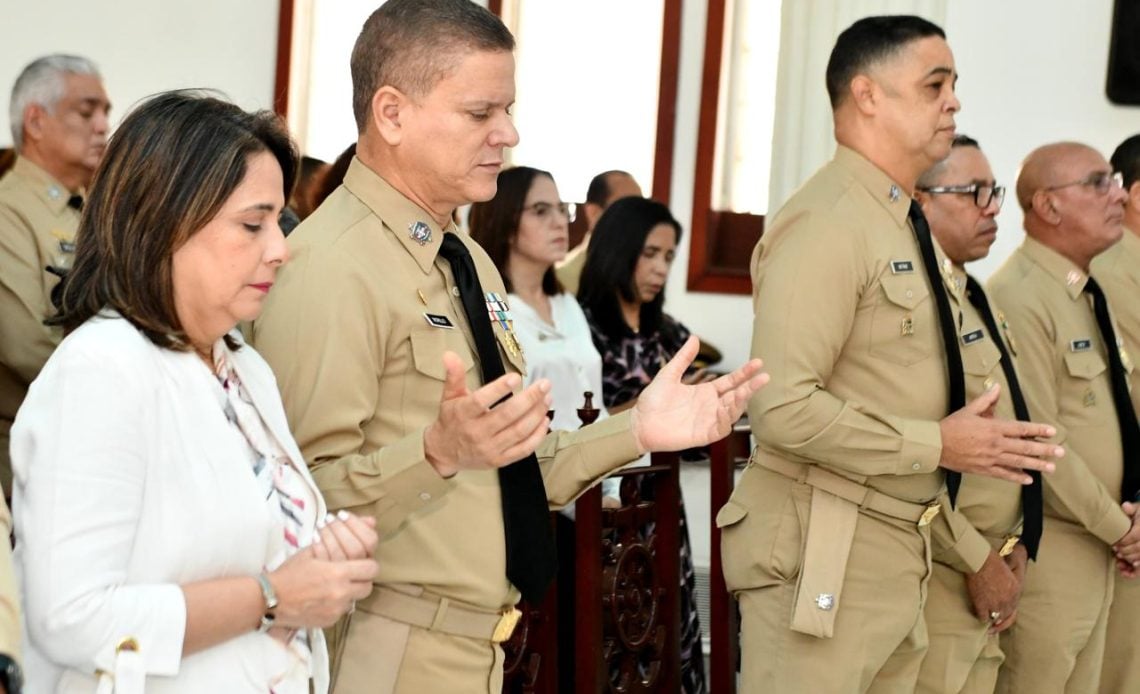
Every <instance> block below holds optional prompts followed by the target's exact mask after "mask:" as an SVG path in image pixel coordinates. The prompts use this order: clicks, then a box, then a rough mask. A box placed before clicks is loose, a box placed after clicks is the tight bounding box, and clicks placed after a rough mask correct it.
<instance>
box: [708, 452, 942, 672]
mask: <svg viewBox="0 0 1140 694" xmlns="http://www.w3.org/2000/svg"><path fill="white" fill-rule="evenodd" d="M746 484H749V485H754V486H755V488H754V489H751V490H748V493H747V494H746V495H738V496H737V497H736V498H745V499H749V500H750V501H751V502H752V503H751V506H750V508H749V510H748V514H747V515H746V516H744V517H743V518H742V519H741V520H740V521H739V522H737V523H735V524H733V525H730V526H727V527H725V528H723V533H724V535H723V539H724V542H725V544H726V546H727V545H730V544H731V545H732V550H731V552H727V551H726V552H725V556H726V564H725V577H726V579H727V581H728V582H729V583H730V584H731V585H733V586H738V587H743V588H742V589H740V590H737V592H736V597H737V600H738V601H739V603H740V611H741V618H742V619H741V622H742V633H741V643H740V645H741V689H740V691H741V692H742V694H821V693H824V692H826V693H827V694H847V693H851V694H856V693H859V694H862V693H863V692H871V693H873V694H885V693H895V692H897V693H898V694H903V693H905V694H911V693H912V692H913V691H914V687H915V681H916V679H917V677H918V669H919V665H920V664H921V662H922V657H923V654H924V653H925V651H926V643H927V639H926V624H925V622H924V621H923V619H922V608H923V603H924V601H925V600H926V584H927V581H928V578H929V575H930V533H929V528H922V529H918V528H917V527H916V526H915V524H913V523H907V522H905V521H899V520H895V519H892V518H888V517H886V516H882V515H880V514H876V513H873V512H861V513H860V514H859V516H858V521H857V524H856V526H855V536H854V541H853V544H852V546H851V554H850V556H849V557H848V561H847V570H846V575H845V579H844V583H843V593H842V597H841V598H840V600H839V603H838V605H837V607H836V609H837V610H838V612H837V613H836V617H835V627H834V628H835V631H834V635H833V636H832V637H831V638H816V637H814V636H809V635H807V634H802V633H800V632H796V631H792V630H791V629H790V628H789V624H790V621H791V615H792V604H793V600H794V596H795V591H796V582H797V579H798V577H799V564H800V558H801V550H802V542H803V539H804V537H805V531H806V529H807V528H806V524H807V519H808V512H809V508H810V505H811V493H812V492H811V487H809V486H808V485H806V484H801V483H799V482H796V481H794V480H792V479H789V478H787V477H783V476H782V475H779V474H776V473H773V472H770V471H768V470H765V469H750V470H749V471H748V474H746V475H745V476H744V478H743V479H742V480H741V486H742V487H743V486H744V485H746ZM737 534H738V535H737ZM733 535H737V537H736V538H734V537H733ZM736 540H739V542H736ZM749 586H750V587H749Z"/></svg>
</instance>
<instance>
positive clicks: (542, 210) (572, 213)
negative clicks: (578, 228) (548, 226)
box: [523, 202, 578, 222]
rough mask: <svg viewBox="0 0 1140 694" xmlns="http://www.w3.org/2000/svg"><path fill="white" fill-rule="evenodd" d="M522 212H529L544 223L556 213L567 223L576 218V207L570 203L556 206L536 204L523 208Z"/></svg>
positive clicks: (561, 203)
mask: <svg viewBox="0 0 1140 694" xmlns="http://www.w3.org/2000/svg"><path fill="white" fill-rule="evenodd" d="M523 212H531V213H533V214H534V216H535V217H538V218H539V219H541V220H544V221H545V220H547V219H550V218H551V217H552V216H553V215H554V214H555V213H558V214H560V215H562V216H563V217H565V218H566V221H567V222H573V221H574V219H575V218H576V217H577V216H578V206H577V205H575V204H574V203H572V202H560V203H558V204H552V203H549V202H536V203H534V204H533V205H527V206H526V207H524V208H523Z"/></svg>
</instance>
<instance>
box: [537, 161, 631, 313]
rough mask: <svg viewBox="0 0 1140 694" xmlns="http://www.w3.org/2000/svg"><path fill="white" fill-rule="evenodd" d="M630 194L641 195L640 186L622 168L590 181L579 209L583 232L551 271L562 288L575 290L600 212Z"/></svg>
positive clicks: (575, 291) (573, 291)
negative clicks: (583, 227) (581, 215)
mask: <svg viewBox="0 0 1140 694" xmlns="http://www.w3.org/2000/svg"><path fill="white" fill-rule="evenodd" d="M633 197H637V198H640V197H642V193H641V186H639V185H637V181H635V180H633V176H630V175H629V174H628V173H626V172H625V171H618V170H613V171H605V172H603V173H600V174H598V175H597V176H594V178H593V179H591V180H590V186H589V188H588V189H587V190H586V203H585V204H584V205H582V212H583V214H585V215H586V235H585V236H584V237H583V238H582V242H581V243H580V244H578V247H577V248H575V249H574V250H572V251H570V252H569V253H567V254H566V258H565V259H564V260H563V261H562V262H561V263H560V264H559V265H558V268H557V269H556V270H555V273H556V274H557V275H558V281H559V282H561V283H562V287H563V288H564V289H565V290H566V291H568V292H570V293H571V294H577V293H578V281H579V279H580V278H581V277H582V267H583V266H585V264H586V250H587V249H588V248H589V246H590V237H591V235H592V234H593V233H594V227H595V226H596V225H597V223H598V220H599V219H600V218H601V216H602V213H603V212H605V211H606V208H607V207H609V206H610V205H612V204H613V203H614V201H615V200H621V199H622V198H633Z"/></svg>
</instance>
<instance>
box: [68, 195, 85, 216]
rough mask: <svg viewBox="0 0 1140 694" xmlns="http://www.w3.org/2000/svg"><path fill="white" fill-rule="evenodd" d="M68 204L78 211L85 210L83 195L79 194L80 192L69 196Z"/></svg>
mask: <svg viewBox="0 0 1140 694" xmlns="http://www.w3.org/2000/svg"><path fill="white" fill-rule="evenodd" d="M67 206H68V207H70V208H71V209H73V210H75V211H77V212H82V211H83V196H82V195H78V194H77V195H72V196H71V197H69V198H68V199H67Z"/></svg>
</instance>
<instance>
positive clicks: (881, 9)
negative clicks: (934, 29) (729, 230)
mask: <svg viewBox="0 0 1140 694" xmlns="http://www.w3.org/2000/svg"><path fill="white" fill-rule="evenodd" d="M946 5H947V0H785V1H784V3H783V9H782V11H781V17H780V58H779V64H778V67H777V73H778V74H777V77H776V114H775V120H774V122H773V127H772V171H771V176H770V178H769V184H768V209H769V211H771V212H775V211H776V210H778V209H779V208H780V206H781V205H783V204H784V202H785V201H787V199H788V198H789V197H790V196H791V194H792V193H793V192H795V190H796V188H798V187H799V186H800V184H802V183H803V182H804V181H806V180H807V179H808V177H810V176H811V174H812V173H814V172H815V170H816V169H818V168H819V167H820V166H822V165H823V164H825V163H826V162H828V161H829V160H830V159H831V157H832V155H833V154H834V153H835V134H834V128H833V126H832V121H831V103H830V102H829V101H828V98H827V87H826V86H825V84H824V72H825V71H826V69H827V58H828V56H829V55H830V54H831V48H832V46H834V45H835V39H836V37H838V36H839V32H841V31H843V30H844V29H846V28H847V27H849V26H851V24H853V23H854V22H855V20H857V19H859V18H861V17H868V16H871V15H882V14H913V15H918V16H920V17H923V18H925V19H928V20H930V21H932V22H934V23H935V24H937V25H939V26H941V27H945V25H946ZM949 39H950V45H951V46H953V37H949Z"/></svg>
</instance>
